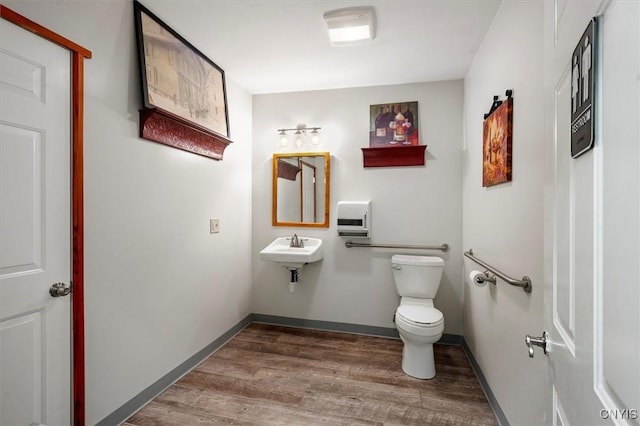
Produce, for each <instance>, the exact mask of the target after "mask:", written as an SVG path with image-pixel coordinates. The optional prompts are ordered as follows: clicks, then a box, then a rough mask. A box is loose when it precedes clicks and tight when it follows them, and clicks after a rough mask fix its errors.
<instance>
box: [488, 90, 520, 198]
mask: <svg viewBox="0 0 640 426" xmlns="http://www.w3.org/2000/svg"><path fill="white" fill-rule="evenodd" d="M482 133H483V140H482V186H493V185H497V184H499V183H504V182H509V181H511V143H512V138H513V98H512V97H510V96H509V97H507V99H505V100H504V101H503V102H502V103H500V106H498V107H497V108H495V109H494V110H492V112H491V113H490V114H489V115H488V116H487V117H486V118H485V120H484V124H483V132H482Z"/></svg>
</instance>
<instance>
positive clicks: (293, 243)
mask: <svg viewBox="0 0 640 426" xmlns="http://www.w3.org/2000/svg"><path fill="white" fill-rule="evenodd" d="M289 247H298V248H303V247H304V242H303V241H302V240H301V239H300V238H298V234H293V237H291V244H289Z"/></svg>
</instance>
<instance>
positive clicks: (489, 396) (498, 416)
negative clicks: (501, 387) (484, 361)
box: [461, 336, 509, 426]
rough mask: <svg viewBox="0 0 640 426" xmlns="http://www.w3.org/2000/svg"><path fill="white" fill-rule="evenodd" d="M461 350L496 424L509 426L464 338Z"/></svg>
mask: <svg viewBox="0 0 640 426" xmlns="http://www.w3.org/2000/svg"><path fill="white" fill-rule="evenodd" d="M461 337H462V336H461ZM462 348H463V349H464V353H465V354H466V355H467V359H468V360H469V364H471V368H472V369H473V372H474V373H475V374H476V377H477V378H478V382H480V387H481V388H482V390H483V391H484V395H485V396H486V397H487V401H489V405H490V406H491V409H492V410H493V414H494V415H495V416H496V419H497V420H498V423H499V424H500V426H509V421H508V420H507V416H505V414H504V411H502V408H501V407H500V404H498V400H497V399H496V397H495V395H494V394H493V391H492V390H491V387H489V383H488V382H487V379H486V378H485V377H484V374H483V373H482V370H481V369H480V365H478V362H477V361H476V359H475V357H474V356H473V353H472V352H471V349H470V348H469V345H467V342H466V341H465V340H464V338H462Z"/></svg>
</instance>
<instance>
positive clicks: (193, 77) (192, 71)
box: [134, 1, 229, 138]
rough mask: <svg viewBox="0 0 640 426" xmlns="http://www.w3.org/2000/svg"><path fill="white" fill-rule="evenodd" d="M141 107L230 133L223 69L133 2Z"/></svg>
mask: <svg viewBox="0 0 640 426" xmlns="http://www.w3.org/2000/svg"><path fill="white" fill-rule="evenodd" d="M134 13H135V17H134V19H135V24H136V33H137V39H138V40H137V41H138V55H139V58H140V72H141V77H142V78H141V80H142V81H141V82H142V95H143V101H144V106H145V108H147V109H153V110H160V111H162V112H163V113H165V115H168V116H170V117H177V118H178V119H179V120H181V121H183V122H186V123H188V124H189V125H191V126H193V127H195V128H197V129H202V130H205V131H206V132H213V133H214V134H217V135H220V136H222V137H224V138H229V115H228V111H227V93H226V86H225V78H224V71H223V70H222V69H221V68H220V67H218V66H217V65H216V64H215V63H213V62H212V61H211V60H210V59H209V58H207V57H206V56H205V55H204V54H202V52H200V51H199V50H198V49H196V48H195V47H193V46H192V45H191V44H190V43H189V42H188V41H186V40H185V39H183V38H182V37H181V36H180V35H179V34H178V33H177V32H175V31H174V30H172V29H171V28H169V27H168V26H167V25H166V24H165V23H164V22H162V21H161V20H160V19H159V18H158V17H157V16H155V15H154V14H153V13H152V12H150V11H149V10H148V9H147V8H145V7H144V6H143V5H141V4H140V3H138V2H137V1H136V2H134Z"/></svg>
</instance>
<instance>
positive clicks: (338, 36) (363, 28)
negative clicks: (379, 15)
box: [323, 6, 375, 46]
mask: <svg viewBox="0 0 640 426" xmlns="http://www.w3.org/2000/svg"><path fill="white" fill-rule="evenodd" d="M323 18H324V20H325V22H326V24H327V29H328V30H329V40H331V45H332V46H348V45H354V44H362V43H366V42H370V41H371V40H373V37H374V33H375V19H374V13H373V7H371V6H363V7H348V8H344V9H336V10H330V11H328V12H325V14H324V15H323Z"/></svg>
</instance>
